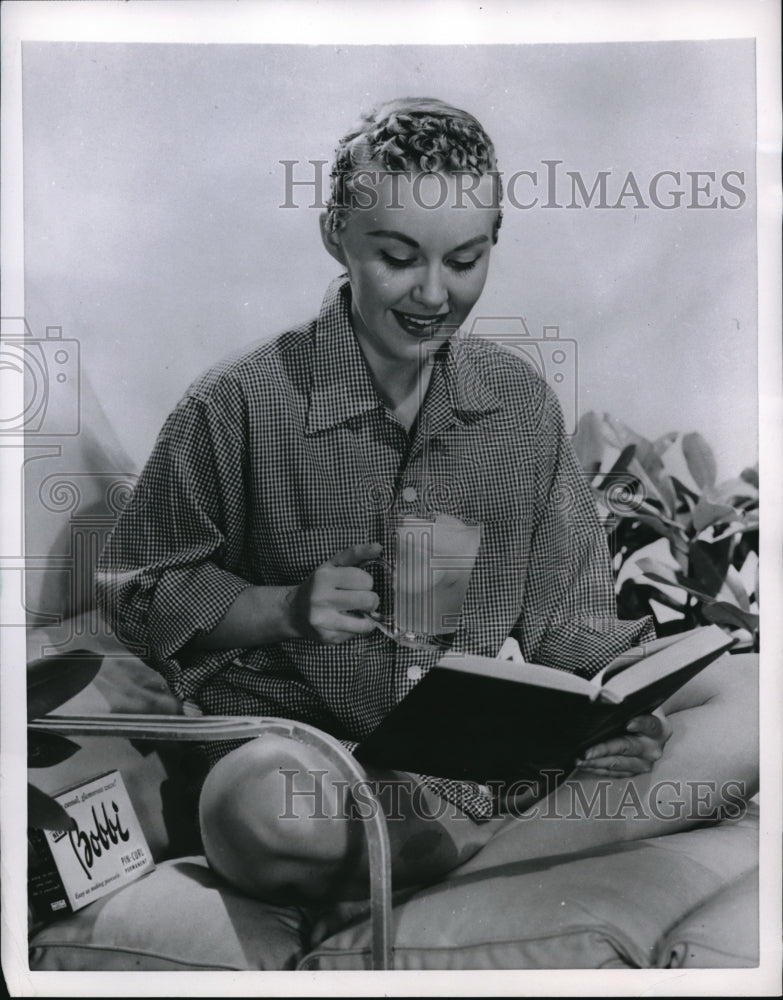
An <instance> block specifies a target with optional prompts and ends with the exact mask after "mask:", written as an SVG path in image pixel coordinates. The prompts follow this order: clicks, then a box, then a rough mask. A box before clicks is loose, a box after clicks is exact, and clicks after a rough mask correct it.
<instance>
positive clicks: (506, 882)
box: [300, 809, 758, 971]
mask: <svg viewBox="0 0 783 1000" xmlns="http://www.w3.org/2000/svg"><path fill="white" fill-rule="evenodd" d="M757 830H758V812H757V810H756V809H753V810H752V811H749V812H748V814H747V815H746V816H745V817H744V818H742V819H739V820H734V821H728V822H724V823H721V824H719V825H715V826H708V827H702V828H700V829H698V830H692V831H688V832H683V833H676V834H671V835H669V836H664V837H656V838H651V839H649V840H639V841H634V842H630V843H626V844H622V845H614V846H613V847H611V848H605V849H601V850H598V851H595V852H592V853H591V854H589V855H588V854H574V855H562V856H559V857H552V858H545V859H542V860H540V861H538V862H535V863H529V862H528V863H520V864H508V865H504V866H502V867H499V868H495V869H490V870H487V871H486V872H480V873H478V872H474V873H472V874H470V875H465V876H462V877H460V876H459V875H455V876H453V877H452V878H450V879H447V880H446V881H444V882H441V883H439V884H437V885H435V886H431V887H428V888H426V889H422V890H419V891H418V892H414V893H413V894H408V895H407V897H402V898H400V897H398V898H397V901H396V905H395V907H394V911H393V941H394V968H395V969H410V970H414V969H415V970H419V969H438V970H454V969H577V968H611V967H617V966H621V967H622V966H626V967H629V966H630V967H640V968H643V967H649V966H653V965H656V964H657V963H658V958H659V954H660V949H659V942H660V940H661V938H662V937H663V935H664V934H666V932H667V931H669V929H670V928H672V927H674V926H675V925H677V924H678V922H679V921H681V920H682V919H683V918H684V917H685V916H686V914H689V913H691V912H692V911H694V910H695V909H696V908H697V907H701V906H704V905H705V904H708V903H709V902H710V901H712V902H713V903H714V911H712V912H713V916H712V918H711V919H712V921H713V924H711V925H710V926H713V925H714V926H715V927H716V928H717V929H721V928H723V929H724V930H725V932H726V934H729V933H730V926H731V923H732V921H733V917H732V911H731V909H730V908H726V907H724V906H722V904H721V902H720V900H719V899H718V894H719V893H720V892H721V890H722V889H723V887H724V886H725V885H726V884H727V882H729V881H731V880H735V879H737V878H740V877H742V876H745V875H748V874H749V873H751V872H752V871H753V870H754V869H755V868H756V864H757V857H758V848H757ZM705 912H707V911H705ZM353 913H354V918H353V921H352V922H351V924H350V926H347V927H345V928H343V929H342V930H339V931H338V932H337V933H333V931H334V921H333V917H334V915H333V914H331V915H329V914H326V915H325V916H324V917H323V918H322V919H317V920H316V921H315V925H314V928H313V932H312V941H313V944H314V945H315V944H317V943H318V942H319V941H320V942H321V943H320V946H319V947H318V948H317V950H315V951H314V952H311V954H310V955H308V956H307V957H306V958H305V959H304V960H303V962H302V963H301V965H300V968H303V969H319V970H335V971H339V970H344V969H367V968H369V967H370V964H369V963H370V959H369V944H370V924H369V921H368V920H367V908H366V906H365V907H364V908H363V910H361V911H360V912H359V911H357V909H356V906H355V904H354V910H353ZM680 926H681V933H683V934H684V933H686V931H688V928H689V926H690V925H685V924H683V925H680ZM705 927H706V924H705ZM716 933H717V931H716ZM708 936H709V934H708V933H707V935H706V937H708ZM672 940H673V939H672ZM683 940H684V939H683Z"/></svg>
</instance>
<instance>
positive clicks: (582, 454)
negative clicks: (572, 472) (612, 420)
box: [574, 410, 604, 478]
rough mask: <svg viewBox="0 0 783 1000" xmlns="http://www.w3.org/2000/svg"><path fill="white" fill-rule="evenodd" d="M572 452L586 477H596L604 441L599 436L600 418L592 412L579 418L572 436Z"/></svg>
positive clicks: (602, 453) (602, 454)
mask: <svg viewBox="0 0 783 1000" xmlns="http://www.w3.org/2000/svg"><path fill="white" fill-rule="evenodd" d="M574 450H575V451H576V454H577V457H578V458H579V462H580V464H581V466H582V468H583V469H584V470H585V472H586V473H587V475H588V476H589V477H590V478H592V477H593V476H594V475H596V474H597V473H598V471H599V470H600V468H601V460H602V459H603V456H604V439H603V435H602V434H601V417H600V416H599V415H598V414H597V413H596V412H595V411H594V410H590V411H588V412H587V413H585V414H583V415H582V417H581V418H580V420H579V424H578V425H577V428H576V434H575V435H574Z"/></svg>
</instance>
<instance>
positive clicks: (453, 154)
mask: <svg viewBox="0 0 783 1000" xmlns="http://www.w3.org/2000/svg"><path fill="white" fill-rule="evenodd" d="M373 166H374V167H376V168H380V169H381V170H386V171H395V172H396V171H400V172H407V173H436V172H443V173H450V174H457V173H469V174H473V175H474V176H477V177H483V176H484V175H485V174H494V175H495V178H496V202H497V209H498V217H497V221H496V223H495V228H494V232H493V238H494V239H495V240H497V235H498V230H499V229H500V223H501V220H502V215H503V209H502V206H501V202H502V199H503V189H502V184H501V180H500V174H499V172H498V169H497V160H496V158H495V147H494V145H493V143H492V140H491V139H490V137H489V136H488V135H487V133H486V132H485V131H484V128H483V126H482V125H481V123H480V122H479V121H478V120H477V119H476V118H474V117H473V115H471V114H469V113H468V112H467V111H463V110H461V109H460V108H455V107H453V106H452V105H450V104H446V103H445V102H444V101H439V100H437V98H434V97H406V98H401V99H398V100H395V101H389V102H388V103H386V104H383V105H381V106H380V107H379V108H376V109H375V110H373V111H371V112H370V113H369V114H366V115H364V116H363V117H362V119H361V121H360V123H359V125H358V126H357V128H355V129H353V130H352V131H350V132H348V134H347V135H345V136H344V137H343V138H342V139H341V140H340V142H339V144H338V146H337V149H336V150H335V158H334V165H333V166H332V171H331V194H330V197H329V201H328V202H327V206H326V211H327V225H328V227H329V229H330V230H332V231H335V230H337V229H341V228H342V227H343V226H344V225H345V221H346V218H347V215H348V212H349V211H350V209H351V207H352V206H353V204H354V198H355V196H356V190H355V187H354V183H355V180H356V177H357V175H359V174H360V173H363V172H366V171H367V170H368V168H370V167H373Z"/></svg>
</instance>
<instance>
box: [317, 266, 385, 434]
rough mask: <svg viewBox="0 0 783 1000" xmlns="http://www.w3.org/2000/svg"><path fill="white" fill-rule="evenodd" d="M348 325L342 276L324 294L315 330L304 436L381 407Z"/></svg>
mask: <svg viewBox="0 0 783 1000" xmlns="http://www.w3.org/2000/svg"><path fill="white" fill-rule="evenodd" d="M382 405H383V404H382V402H381V400H380V399H379V398H378V394H377V393H376V391H375V388H374V386H373V384H372V381H371V379H370V373H369V372H368V371H367V365H366V364H365V363H364V358H363V356H362V352H361V349H360V348H359V344H358V342H357V340H356V336H355V334H354V332H353V325H352V324H351V289H350V285H349V283H348V278H347V276H346V275H341V276H340V277H339V278H336V279H335V280H334V281H333V282H332V283H331V284H330V285H329V287H328V289H327V290H326V295H325V296H324V300H323V303H322V305H321V311H320V313H319V315H318V321H317V323H316V327H315V350H314V354H313V370H312V379H311V383H310V407H309V410H308V414H307V428H306V430H307V433H308V434H317V433H318V432H319V431H322V430H326V429H327V428H329V427H335V426H337V425H338V424H342V423H344V422H345V421H346V420H350V419H351V417H356V416H359V415H360V414H362V413H367V412H369V411H370V410H375V409H377V408H378V407H380V406H382Z"/></svg>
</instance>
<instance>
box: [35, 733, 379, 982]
mask: <svg viewBox="0 0 783 1000" xmlns="http://www.w3.org/2000/svg"><path fill="white" fill-rule="evenodd" d="M28 728H29V729H30V730H31V731H33V732H39V733H40V732H43V733H60V734H61V735H70V736H118V737H122V738H127V739H133V740H158V741H162V740H172V741H175V742H179V741H193V742H199V743H204V742H210V741H214V740H225V739H232V738H233V739H246V738H248V737H253V736H255V737H263V736H264V735H267V734H275V735H278V736H286V737H288V738H290V739H293V740H296V741H298V742H300V743H302V744H304V745H305V746H308V747H313V748H315V749H317V750H320V751H321V752H322V753H323V755H324V756H325V757H326V759H327V760H328V761H329V763H330V764H333V765H335V767H337V768H338V769H339V770H340V771H341V773H342V775H343V776H344V777H345V778H346V779H348V781H349V782H351V783H352V784H355V783H359V782H362V783H366V782H367V774H366V772H365V771H364V769H363V768H362V767H361V765H360V764H359V763H358V762H357V761H356V760H355V758H354V757H353V756H352V755H351V754H350V753H349V752H348V751H347V750H346V749H345V747H343V745H342V744H341V743H339V742H338V741H337V740H336V739H334V738H333V737H331V736H329V735H328V734H327V733H324V732H321V730H319V729H316V728H315V727H314V726H308V725H306V724H305V723H302V722H293V721H291V720H290V719H280V718H263V717H260V718H253V717H247V716H242V717H233V716H193V717H190V716H180V715H172V716H164V715H121V714H116V715H114V714H106V715H71V716H67V715H49V716H46V717H45V718H42V719H34V720H32V721H31V722H29V723H28ZM363 792H365V793H366V794H367V795H368V797H369V798H370V800H371V802H372V803H373V808H372V810H370V813H371V815H369V816H364V815H363V816H362V820H363V824H362V825H363V829H364V834H365V837H366V838H367V853H368V860H369V869H370V919H371V962H372V968H373V969H376V970H383V969H391V968H392V961H393V958H392V943H391V939H392V915H391V909H392V907H391V893H392V888H391V867H392V866H391V848H390V846H389V832H388V830H387V828H386V816H385V814H384V812H383V809H382V807H381V804H380V802H379V800H378V798H377V797H376V796H375V795H374V794H373V793H372V790H371V789H370V788H369V787H366V788H363Z"/></svg>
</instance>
